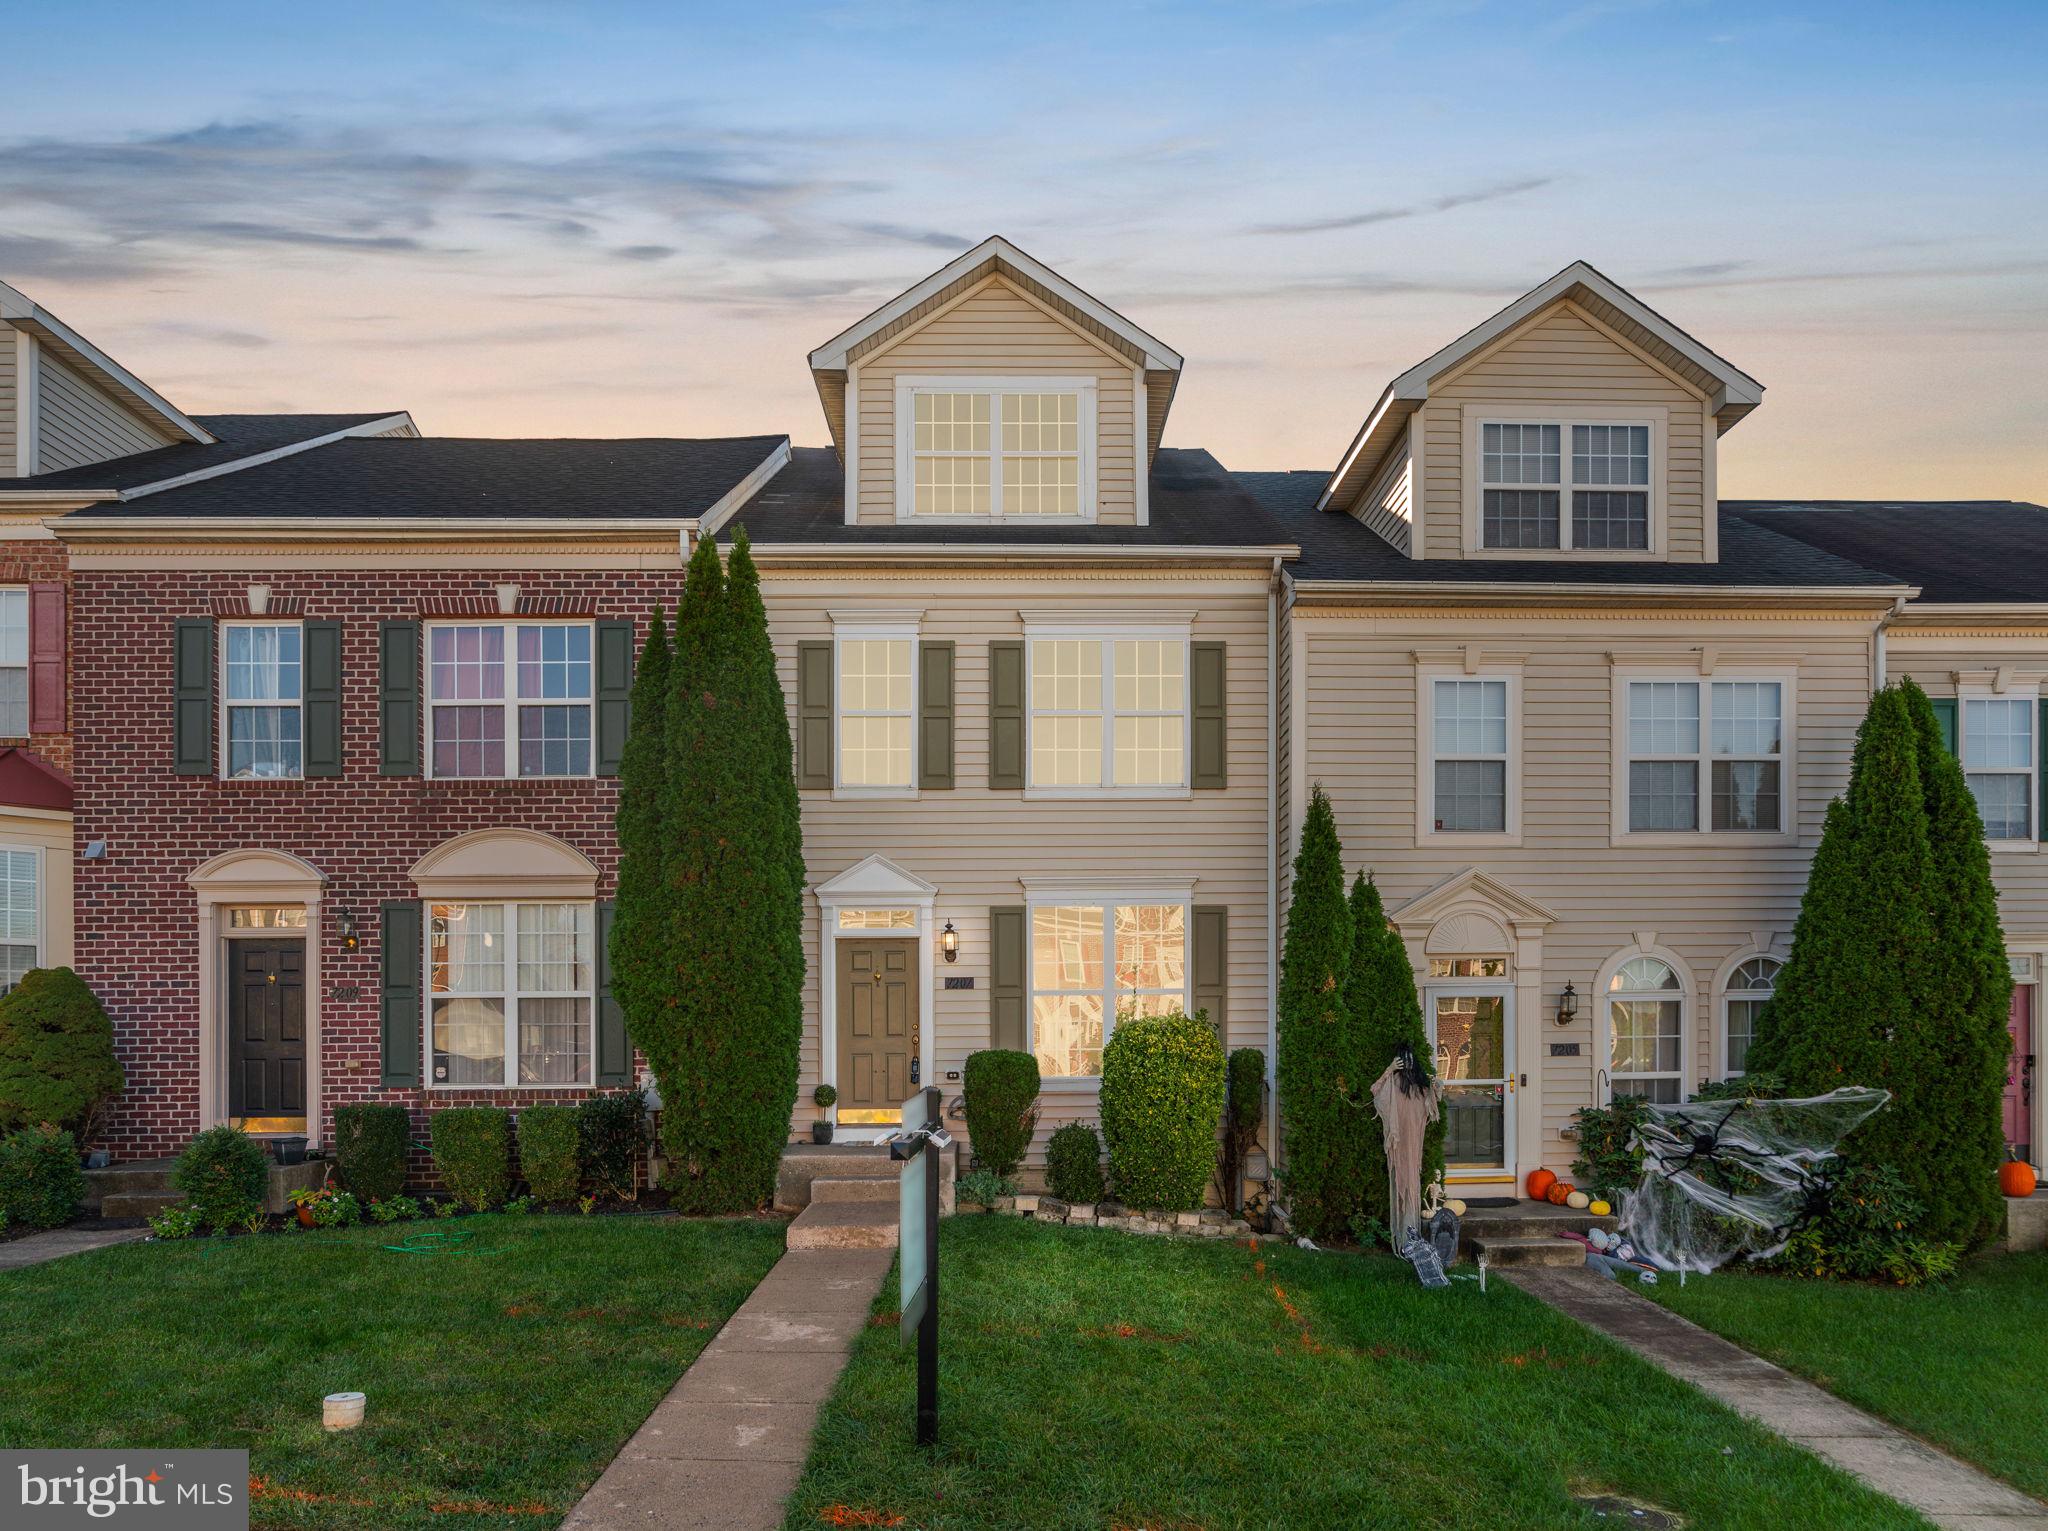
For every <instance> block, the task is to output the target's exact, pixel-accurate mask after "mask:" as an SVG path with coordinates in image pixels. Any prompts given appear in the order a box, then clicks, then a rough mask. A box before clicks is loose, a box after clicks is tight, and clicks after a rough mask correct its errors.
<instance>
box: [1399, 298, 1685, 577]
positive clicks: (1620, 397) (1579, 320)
mask: <svg viewBox="0 0 2048 1531" xmlns="http://www.w3.org/2000/svg"><path fill="white" fill-rule="evenodd" d="M1489 406H1491V407H1492V408H1494V409H1499V410H1508V411H1512V412H1514V413H1516V414H1520V415H1527V414H1532V413H1540V412H1541V410H1542V409H1543V408H1544V407H1545V406H1559V407H1563V408H1568V409H1571V410H1573V411H1575V412H1579V413H1578V418H1579V419H1581V420H1584V419H1585V418H1587V417H1586V415H1585V414H1584V413H1583V412H1584V411H1587V410H1598V409H1601V408H1608V407H1611V408H1616V409H1621V410H1629V411H1634V412H1642V411H1646V410H1651V411H1663V412H1665V424H1664V426H1663V430H1664V445H1663V455H1664V477H1663V483H1662V486H1661V488H1662V500H1663V503H1662V506H1661V520H1662V526H1663V528H1664V531H1663V540H1662V541H1661V543H1660V544H1659V545H1658V549H1657V551H1656V552H1655V553H1653V554H1652V555H1651V556H1653V557H1657V558H1661V559H1668V560H1670V561H1673V562H1679V563H1698V562H1700V561H1702V560H1704V559H1706V558H1708V557H1709V556H1711V555H1710V554H1709V552H1708V537H1709V531H1708V527H1707V518H1706V506H1705V496H1706V485H1707V483H1708V482H1709V481H1710V475H1709V473H1708V472H1707V464H1706V459H1705V455H1704V454H1705V453H1707V452H1711V451H1712V450H1714V443H1713V442H1712V441H1711V440H1709V439H1708V438H1707V436H1706V431H1705V421H1706V415H1705V412H1704V407H1703V406H1704V400H1703V397H1702V396H1701V395H1700V394H1699V393H1698V392H1696V391H1694V390H1693V389H1692V388H1690V387H1689V386H1687V385H1685V384H1683V383H1680V382H1678V381H1677V380H1675V379H1674V378H1673V377H1671V376H1670V375H1669V374H1668V373H1666V372H1664V371H1662V370H1661V369H1660V368H1658V367H1656V366H1654V365H1652V364H1651V363H1650V362H1649V361H1647V360H1646V359H1644V358H1643V357H1642V356H1641V355H1639V354H1638V353H1636V352H1635V351H1633V350H1631V349H1629V347H1627V346H1625V345H1623V344H1621V343H1620V342H1619V341H1618V340H1616V339H1615V338H1614V337H1613V336H1612V335H1611V334H1609V333H1608V332H1607V331H1606V330H1604V329H1602V328H1600V327H1599V326H1598V325H1597V324H1595V323H1594V322H1593V321H1592V320H1591V318H1589V317H1588V316H1587V315H1586V314H1585V313H1584V312H1583V311H1582V310H1580V309H1578V308H1576V307H1575V306H1573V305H1572V304H1570V303H1563V302H1560V303H1557V304H1553V305H1552V306H1551V307H1549V308H1547V309H1545V310H1544V311H1543V312H1542V313H1540V314H1537V315H1535V316H1534V317H1532V318H1531V319H1530V320H1529V321H1528V322H1526V323H1525V324H1524V325H1522V326H1521V327H1520V328H1519V329H1517V330H1515V331H1513V332H1511V333H1510V335H1509V336H1508V337H1507V338H1505V339H1503V340H1502V341H1500V342H1498V343H1497V344H1495V345H1494V346H1492V347H1491V348H1489V349H1488V350H1486V351H1483V352H1481V353H1480V354H1479V356H1477V357H1475V358H1474V359H1473V360H1472V361H1471V362H1469V363H1468V364H1467V365H1466V366H1465V367H1464V368H1462V369H1461V370H1459V371H1457V372H1454V373H1452V374H1451V375H1450V376H1449V377H1446V378H1442V379H1438V380H1435V381H1432V382H1431V384H1430V390H1429V402H1428V404H1427V405H1425V406H1424V408H1423V410H1422V411H1421V419H1422V421H1423V426H1422V433H1421V442H1422V446H1421V452H1422V468H1421V475H1420V476H1421V481H1422V501H1423V504H1422V520H1423V537H1424V541H1423V548H1424V553H1425V556H1427V557H1430V558H1464V557H1471V556H1497V555H1475V554H1468V553H1467V552H1466V549H1465V537H1466V530H1465V527H1466V506H1467V492H1466V473H1467V471H1468V468H1469V469H1470V470H1471V471H1474V472H1476V471H1477V465H1476V464H1467V463H1466V462H1465V452H1466V440H1467V431H1466V425H1467V422H1468V421H1469V420H1470V419H1473V418H1475V417H1476V418H1484V417H1485V416H1486V414H1487V412H1488V408H1489ZM1566 423H1567V424H1568V423H1569V421H1567V422H1566ZM1411 439H1412V438H1411ZM1565 451H1566V452H1569V451H1570V433H1569V431H1567V432H1566V435H1565ZM1657 492H1658V486H1656V485H1653V486H1652V493H1653V496H1654V495H1655V494H1656V493H1657ZM1564 509H1565V513H1566V514H1569V513H1570V507H1569V506H1566V507H1564ZM1652 513H1653V515H1655V514H1657V513H1658V511H1657V509H1655V508H1653V512H1652ZM1523 556H1530V555H1523ZM1601 556H1607V555H1601ZM1635 556H1641V555H1635Z"/></svg>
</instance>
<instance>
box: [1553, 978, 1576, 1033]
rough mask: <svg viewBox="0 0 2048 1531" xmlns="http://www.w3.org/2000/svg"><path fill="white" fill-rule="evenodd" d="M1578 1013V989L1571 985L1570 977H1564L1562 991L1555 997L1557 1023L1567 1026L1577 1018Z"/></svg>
mask: <svg viewBox="0 0 2048 1531" xmlns="http://www.w3.org/2000/svg"><path fill="white" fill-rule="evenodd" d="M1578 1014H1579V991H1578V990H1577V989H1574V988H1573V987H1572V985H1571V980H1570V979H1566V980H1565V985H1564V993H1562V994H1560V995H1558V997H1557V1024H1558V1025H1560V1026H1569V1025H1571V1023H1572V1022H1573V1021H1574V1020H1576V1019H1578Z"/></svg>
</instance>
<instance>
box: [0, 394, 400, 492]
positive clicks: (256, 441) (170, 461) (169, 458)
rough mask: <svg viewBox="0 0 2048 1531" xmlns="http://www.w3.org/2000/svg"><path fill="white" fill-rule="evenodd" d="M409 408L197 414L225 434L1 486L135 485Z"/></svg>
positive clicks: (11, 480)
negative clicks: (352, 412)
mask: <svg viewBox="0 0 2048 1531" xmlns="http://www.w3.org/2000/svg"><path fill="white" fill-rule="evenodd" d="M403 413H404V411H403V410H397V409H385V410H378V411H376V412H374V413H371V414H366V415H194V416H193V417H192V418H193V419H194V420H196V421H198V422H199V423H200V424H201V425H203V426H205V427H206V429H207V430H209V431H211V432H212V433H213V434H214V435H215V436H218V437H219V438H220V439H219V440H218V441H215V442H212V443H203V442H197V441H186V442H180V443H179V444H178V445H176V446H168V447H158V448H156V449H155V450H154V451H150V452H136V453H134V454H132V455H130V456H127V457H116V458H114V459H113V460H112V461H111V462H102V463H88V464H87V465H86V466H85V467H82V468H64V469H60V470H59V471H57V472H55V473H38V474H35V475H34V476H33V477H30V478H0V489H47V490H53V491H61V490H66V489H134V488H137V487H138V486H140V485H143V484H154V483H156V482H158V481H159V480H161V479H167V478H177V477H178V476H179V475H180V474H185V473H196V472H198V471H199V470H200V469H201V468H217V467H219V466H220V465H221V464H222V463H229V462H233V461H235V460H236V459H237V458H241V457H254V456H256V455H258V454H259V453H263V452H273V451H275V450H277V448H279V447H285V446H290V445H292V444H293V443H294V442H298V441H311V440H312V439H313V438H314V437H316V436H327V435H332V434H333V433H334V432H335V431H345V430H347V429H349V427H351V426H356V425H365V424H367V423H369V422H370V421H372V420H383V419H387V418H389V417H390V416H392V415H397V414H403Z"/></svg>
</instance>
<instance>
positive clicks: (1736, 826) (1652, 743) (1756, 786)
mask: <svg viewBox="0 0 2048 1531" xmlns="http://www.w3.org/2000/svg"><path fill="white" fill-rule="evenodd" d="M1787 690H1788V688H1787V686H1786V684H1785V683H1784V682H1783V681H1777V680H1715V681H1695V680H1632V681H1629V682H1628V683H1627V686H1626V688H1625V691H1624V705H1625V707H1626V708H1627V721H1626V724H1625V728H1624V737H1625V739H1626V744H1627V751H1628V755H1627V818H1626V823H1627V825H1628V830H1629V833H1631V834H1660V833H1685V832H1689V831H1701V830H1711V831H1741V830H1760V831H1766V832H1770V833H1779V832H1782V831H1783V830H1784V829H1785V827H1786V808H1785V780H1786V765H1785V762H1786V747H1785V736H1786V728H1785V723H1786V717H1785V714H1786V706H1785V703H1786V694H1787Z"/></svg>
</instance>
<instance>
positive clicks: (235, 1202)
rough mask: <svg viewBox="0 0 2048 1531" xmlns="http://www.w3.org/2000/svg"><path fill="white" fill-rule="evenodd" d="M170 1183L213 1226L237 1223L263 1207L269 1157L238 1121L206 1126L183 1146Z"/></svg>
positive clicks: (237, 1224)
mask: <svg viewBox="0 0 2048 1531" xmlns="http://www.w3.org/2000/svg"><path fill="white" fill-rule="evenodd" d="M171 1184H172V1185H174V1186H176V1187H177V1188H178V1189H179V1190H180V1191H182V1192H184V1193H185V1200H186V1202H187V1204H188V1205H190V1206H191V1207H192V1209H193V1210H194V1211H195V1212H197V1213H198V1214H199V1216H200V1217H201V1218H202V1219H204V1220H205V1223H206V1226H207V1227H209V1228H212V1229H216V1230H218V1229H222V1228H234V1227H239V1226H240V1225H241V1224H242V1223H243V1222H245V1221H247V1219H248V1218H249V1216H250V1214H251V1213H254V1212H260V1211H262V1210H263V1203H264V1199H265V1196H266V1194H267V1193H268V1191H269V1189H270V1160H269V1159H268V1158H267V1157H265V1155H264V1152H263V1150H262V1149H261V1148H258V1147H257V1146H256V1143H255V1140H254V1139H252V1138H251V1137H250V1136H249V1134H248V1133H246V1132H244V1131H242V1129H241V1128H239V1127H209V1128H207V1129H206V1131H204V1132H202V1133H200V1134H199V1136H198V1137H196V1138H194V1139H193V1140H192V1141H191V1142H190V1143H188V1144H187V1145H186V1146H185V1151H184V1153H182V1154H180V1155H179V1156H178V1165H177V1168H176V1169H174V1170H172V1171H171Z"/></svg>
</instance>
